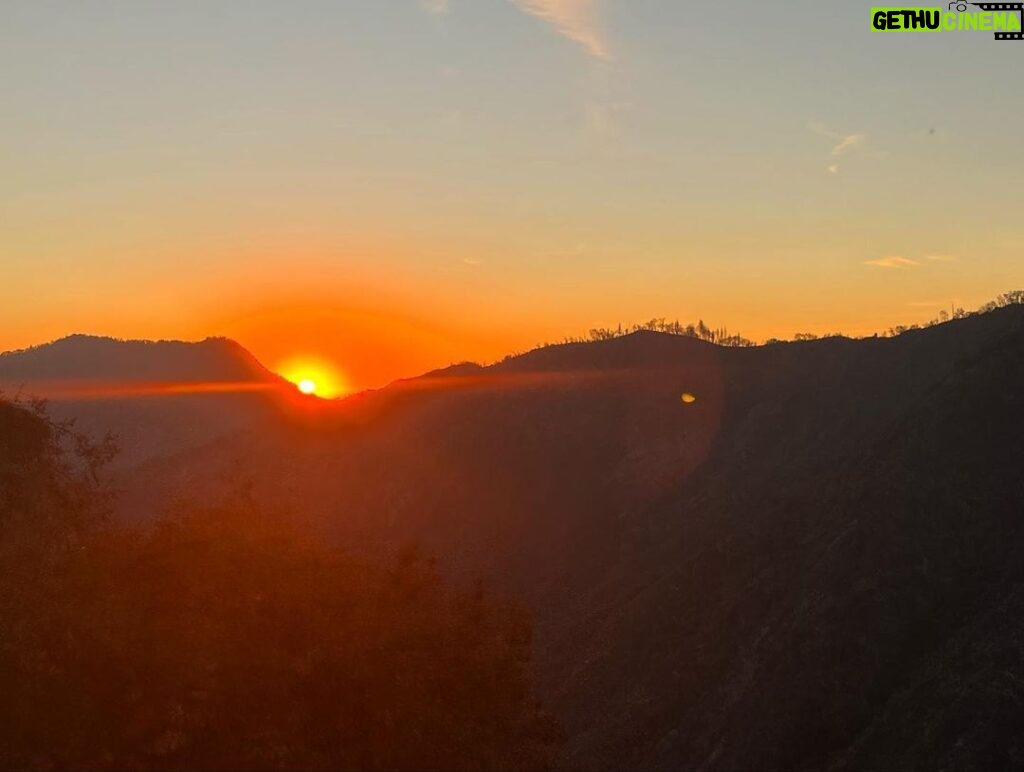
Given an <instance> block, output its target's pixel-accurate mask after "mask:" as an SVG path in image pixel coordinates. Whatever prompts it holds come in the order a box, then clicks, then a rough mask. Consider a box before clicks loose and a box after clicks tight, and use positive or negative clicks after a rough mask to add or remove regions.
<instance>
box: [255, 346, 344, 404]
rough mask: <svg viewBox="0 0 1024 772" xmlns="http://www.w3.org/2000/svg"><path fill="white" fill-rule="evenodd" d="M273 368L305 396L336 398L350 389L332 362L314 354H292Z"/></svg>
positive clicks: (342, 395)
mask: <svg viewBox="0 0 1024 772" xmlns="http://www.w3.org/2000/svg"><path fill="white" fill-rule="evenodd" d="M274 369H275V370H276V371H277V372H278V374H280V375H281V376H282V377H283V378H284V379H285V380H288V381H291V383H292V385H293V386H294V387H295V389H296V390H297V391H298V392H299V393H300V394H305V395H306V396H307V397H319V398H320V399H337V398H338V397H344V396H345V395H346V394H349V393H351V391H352V389H351V387H350V386H349V383H348V380H347V379H346V378H345V376H344V374H343V373H342V372H341V370H339V369H338V367H337V366H335V364H334V363H333V362H331V361H329V360H327V359H324V358H322V357H318V356H315V355H309V354H302V355H297V356H294V357H292V358H291V359H287V360H285V361H284V362H281V363H280V364H279V365H278V366H277V367H276V368H274Z"/></svg>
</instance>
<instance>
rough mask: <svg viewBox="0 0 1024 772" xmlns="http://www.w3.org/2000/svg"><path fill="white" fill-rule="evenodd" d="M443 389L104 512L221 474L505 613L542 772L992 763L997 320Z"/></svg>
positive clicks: (1017, 411)
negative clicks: (425, 558) (406, 547)
mask: <svg viewBox="0 0 1024 772" xmlns="http://www.w3.org/2000/svg"><path fill="white" fill-rule="evenodd" d="M448 375H449V376H450V377H440V378H438V377H432V378H422V379H419V380H418V381H412V382H400V383H397V384H395V385H394V386H393V387H390V388H388V389H385V390H382V391H380V392H376V393H373V394H370V395H365V396H363V397H360V398H359V399H356V400H347V401H343V402H341V403H339V404H336V405H334V404H332V405H324V406H322V409H320V410H318V411H316V412H315V414H313V415H312V416H311V420H309V421H307V422H305V423H304V424H303V425H302V426H299V427H291V428H287V427H271V428H269V429H268V428H267V427H266V425H262V424H261V425H260V428H259V429H258V430H257V429H253V430H252V431H250V432H247V433H246V434H245V436H244V437H239V438H237V439H232V438H221V439H219V440H218V441H217V442H216V443H214V444H211V445H209V446H207V447H206V448H203V449H198V450H195V449H194V450H191V451H189V452H188V453H180V454H177V455H176V456H175V457H173V458H168V459H162V460H159V461H151V462H149V463H148V464H147V465H146V466H145V467H141V468H138V469H136V470H134V471H133V473H132V482H131V483H130V484H128V483H126V486H127V487H128V488H129V495H128V497H127V498H126V500H125V501H126V502H127V505H126V506H127V507H128V509H130V514H131V516H138V514H139V513H140V512H143V511H145V510H146V509H147V508H152V507H156V506H158V505H159V502H160V501H162V500H166V498H167V497H169V496H173V495H176V494H178V493H181V492H182V490H183V488H184V490H185V492H187V493H189V494H191V495H198V496H208V495H214V494H215V493H216V492H217V491H218V490H220V489H221V488H222V487H223V486H224V485H226V484H227V483H225V482H224V481H225V480H229V479H231V478H232V476H233V475H237V473H238V472H241V473H242V474H244V475H246V476H248V477H249V478H250V479H251V480H252V481H253V491H254V495H256V496H257V497H259V498H262V499H266V500H267V501H269V502H273V503H275V504H278V505H281V506H285V507H290V508H291V509H292V510H293V511H294V512H295V515H296V517H297V518H299V519H303V520H307V521H309V522H310V524H311V525H313V526H315V527H317V528H319V529H322V530H323V532H325V533H327V534H330V535H331V536H332V537H333V538H335V539H337V540H338V541H339V542H341V543H343V544H345V545H346V547H347V548H349V549H351V550H353V551H354V552H356V553H357V554H362V553H365V554H379V553H389V552H393V551H394V550H396V549H397V548H398V547H399V546H400V545H402V544H406V543H408V542H409V541H418V542H420V543H421V544H422V545H423V547H424V548H425V549H426V550H427V551H429V552H431V553H433V554H436V555H438V556H439V558H440V559H441V563H442V566H443V568H444V571H445V573H447V574H450V575H454V576H456V577H461V578H462V579H463V580H465V581H466V582H472V581H474V580H475V579H476V578H477V577H479V578H482V579H483V581H484V583H485V584H486V585H488V586H490V587H493V588H496V589H498V590H499V591H501V592H506V593H510V594H514V595H515V596H517V597H519V598H522V599H523V601H524V602H525V603H526V605H528V606H529V607H530V608H531V609H532V611H533V613H534V614H535V618H536V631H537V636H536V646H537V670H538V678H539V683H540V687H541V689H542V693H543V696H544V699H545V702H546V704H548V705H549V706H550V707H552V708H553V709H554V711H555V713H556V715H557V716H558V717H559V718H560V720H561V721H562V722H563V724H564V725H565V727H566V729H567V731H568V735H569V742H568V747H567V750H566V754H565V756H564V758H563V760H562V761H563V764H564V765H565V766H567V767H572V768H601V769H618V768H623V767H627V768H636V769H650V768H660V769H678V768H701V769H730V770H731V769H783V768H822V767H836V768H854V769H858V768H892V767H893V766H901V767H905V768H928V769H931V768H935V767H957V768H970V767H975V768H993V767H996V768H1007V767H1013V766H1019V764H1020V758H1021V752H1020V744H1019V740H1018V738H1019V737H1020V736H1022V730H1024V709H1022V708H1021V707H1020V706H1021V704H1022V700H1024V693H1022V692H1021V689H1020V686H1019V684H1021V683H1024V660H1021V658H1020V656H1019V642H1020V640H1021V638H1022V632H1021V627H1020V624H1019V623H1018V622H1016V621H1014V619H1015V617H1014V616H1010V617H1008V616H1007V615H1014V614H1015V613H1016V610H1017V609H1018V608H1019V606H1020V597H1021V588H1022V587H1024V531H1022V529H1021V525H1022V524H1024V519H1022V518H1024V476H1022V475H1021V474H1020V469H1022V468H1024V434H1022V431H1021V430H1022V429H1024V401H1022V400H1024V396H1022V395H1024V307H1021V306H1011V307H1008V308H1003V309H998V310H995V311H992V312H991V313H986V314H982V315H977V316H972V317H969V318H966V319H962V320H958V321H955V322H950V323H947V324H943V325H939V326H936V327H933V328H930V329H926V330H920V331H911V332H908V333H905V334H903V335H900V336H899V337H896V338H878V339H863V340H849V339H844V338H830V339H825V340H817V341H810V342H801V343H783V344H773V345H769V346H762V347H756V348H722V347H719V346H714V345H710V344H707V343H704V342H701V341H698V340H694V339H690V338H685V337H681V336H674V335H663V334H657V333H640V334H636V335H631V336H623V337H620V338H615V339H613V340H606V341H600V342H595V343H587V344H566V345H562V346H551V347H546V348H544V349H540V350H537V351H534V352H530V353H528V354H525V355H523V356H520V357H515V358H511V359H509V360H507V361H505V362H503V363H500V364H497V365H494V366H491V367H487V368H482V369H476V368H465V369H464V370H459V371H456V372H455V373H449V374H448ZM684 393H685V394H688V395H691V396H692V397H693V400H692V401H684V400H683V399H681V396H682V395H683V394H684ZM317 513H326V514H317Z"/></svg>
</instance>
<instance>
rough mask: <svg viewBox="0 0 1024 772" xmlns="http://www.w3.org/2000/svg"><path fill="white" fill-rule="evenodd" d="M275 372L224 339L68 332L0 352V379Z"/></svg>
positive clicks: (269, 378)
mask: <svg viewBox="0 0 1024 772" xmlns="http://www.w3.org/2000/svg"><path fill="white" fill-rule="evenodd" d="M279 380H280V379H279V378H278V376H276V375H274V374H273V373H271V372H270V371H268V370H267V369H266V368H265V367H263V365H261V364H260V363H259V362H258V361H256V359H255V357H253V356H252V354H250V353H249V352H248V351H246V350H245V349H244V348H243V347H242V346H240V345H238V344H237V343H235V342H234V341H232V340H228V339H227V338H207V339H206V340H203V341H200V342H198V343H186V342H183V341H177V340H173V341H172V340H162V341H145V340H116V339H114V338H105V337H98V336H93V335H70V336H68V337H66V338H61V339H60V340H55V341H53V342H52V343H46V344H43V345H41V346H34V347H32V348H28V349H23V350H21V351H11V352H7V353H4V354H0V382H5V383H20V382H30V383H35V382H50V381H71V382H82V381H100V382H104V383H113V382H118V381H127V382H131V383H143V382H149V383H276V382H279Z"/></svg>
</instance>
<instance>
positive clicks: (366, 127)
mask: <svg viewBox="0 0 1024 772" xmlns="http://www.w3.org/2000/svg"><path fill="white" fill-rule="evenodd" d="M215 5H216V11H214V10H211V9H210V8H207V7H206V4H193V3H120V2H111V3H101V4H96V3H72V2H67V3H35V2H24V3H8V4H6V5H5V6H4V9H3V23H0V71H2V72H4V73H5V77H3V78H0V105H3V120H2V121H0V169H3V173H2V174H0V269H2V272H0V351H2V350H9V349H12V348H18V347H24V346H28V345H32V344H37V343H42V342H46V341H48V340H52V339H54V338H58V337H61V336H64V335H67V334H70V333H75V332H81V333H90V334H100V335H112V336H116V337H130V338H181V339H201V338H203V337H206V336H211V335H226V336H229V337H233V338H235V339H237V340H238V341H239V342H240V343H242V344H243V345H245V346H246V347H247V348H249V349H250V350H251V351H252V352H253V353H254V354H255V355H256V356H257V357H258V358H259V359H260V360H261V361H263V362H264V363H265V364H266V365H267V366H269V367H271V368H282V367H286V366H289V362H294V360H295V359H296V358H299V359H301V358H311V357H319V358H320V359H321V360H324V361H326V362H327V363H332V364H333V365H334V367H335V368H336V369H337V370H338V375H337V376H336V378H338V379H344V381H345V382H346V383H347V384H348V386H349V387H350V388H353V389H361V388H367V387H376V386H381V385H384V384H385V383H387V382H389V381H391V380H393V379H396V378H401V377H407V376H412V375H416V374H418V373H420V372H422V371H424V370H429V369H432V368H436V367H443V366H445V365H447V364H450V363H452V362H456V361H460V360H463V359H474V360H482V361H492V360H494V359H497V358H499V357H501V356H503V355H505V354H507V353H509V352H512V351H522V350H525V349H528V348H529V347H531V346H533V345H535V344H537V343H540V342H544V341H555V340H559V339H561V338H563V337H565V336H567V335H585V334H586V333H587V331H588V330H589V329H590V328H592V327H598V326H609V327H614V326H616V325H617V324H620V323H621V324H623V325H625V326H628V325H630V324H633V323H635V322H642V321H644V320H647V319H650V318H652V317H666V318H668V319H677V318H678V319H679V320H680V321H682V322H684V323H685V322H691V321H696V320H698V319H703V320H704V321H705V322H706V323H708V324H710V325H712V326H714V327H718V326H722V325H726V326H728V328H729V329H730V330H731V331H733V332H737V333H741V334H743V335H745V336H747V337H750V338H754V339H764V338H767V337H790V336H792V335H793V334H795V333H797V332H814V333H826V332H843V333H846V334H850V335H864V334H870V333H872V332H875V331H882V330H885V329H887V328H888V327H890V326H894V325H898V324H913V323H919V322H924V321H926V320H928V319H931V318H933V317H934V316H935V315H936V314H937V313H938V312H939V310H941V309H943V308H949V306H950V305H951V304H958V305H963V306H964V307H967V308H971V307H976V306H978V305H980V304H981V303H983V302H985V301H987V300H989V299H990V298H992V297H994V296H995V295H997V294H999V293H1000V292H1004V291H1007V290H1011V289H1016V288H1019V287H1020V286H1021V285H1024V259H1021V254H1022V252H1024V226H1022V225H1021V223H1020V221H1019V218H1017V217H1015V216H1014V212H1015V211H1016V208H1015V202H1016V201H1018V200H1019V198H1020V181H1021V179H1022V178H1024V154H1022V153H1020V137H1021V136H1022V135H1024V106H1022V103H1021V101H1020V100H1019V99H1017V98H1016V96H1017V91H1016V86H1015V81H1014V79H1013V77H1012V76H1011V75H1007V74H1006V73H1012V72H1015V71H1016V69H1019V61H1020V52H1019V51H1018V50H1017V47H1015V46H1012V45H1002V44H995V43H994V41H992V40H991V39H990V37H991V35H990V33H978V34H974V33H963V34H959V33H958V34H937V35H916V36H913V35H879V34H876V33H874V32H872V30H871V26H870V16H869V13H868V11H869V9H868V8H866V7H862V6H860V5H859V4H856V3H852V4H851V3H818V4H811V5H813V8H812V7H811V5H809V4H807V3H799V2H796V0H779V1H778V2H775V3H768V4H766V3H764V2H763V0H732V1H731V2H729V3H712V4H704V5H702V6H701V7H700V8H699V9H696V10H695V8H694V7H693V6H692V4H686V3H672V2H662V1H661V0H659V1H658V2H653V1H652V2H646V3H638V2H624V1H623V2H615V1H614V0H529V1H527V0H512V1H511V2H509V1H508V0H472V1H471V2H470V1H469V0H429V2H428V1H427V0H395V1H394V2H387V3H384V2H379V0H362V1H359V0H351V1H349V2H343V3H327V2H324V3H317V2H313V3H300V4H297V5H294V4H287V3H280V2H271V1H270V0H248V1H247V2H245V3H241V2H232V0H225V2H223V3H217V4H215ZM738 20H742V23H740V22H739V21H738ZM765 30H770V33H771V34H765ZM822 30H827V34H824V33H822ZM951 63H953V64H951ZM951 100H953V101H951ZM951 105H953V106H952V107H951ZM323 366H324V367H325V366H326V365H323Z"/></svg>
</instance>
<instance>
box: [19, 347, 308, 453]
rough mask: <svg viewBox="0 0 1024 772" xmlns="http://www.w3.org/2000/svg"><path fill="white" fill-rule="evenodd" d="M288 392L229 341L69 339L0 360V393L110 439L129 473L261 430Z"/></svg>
mask: <svg viewBox="0 0 1024 772" xmlns="http://www.w3.org/2000/svg"><path fill="white" fill-rule="evenodd" d="M281 389H286V390H287V389H289V387H288V386H287V385H286V384H285V383H284V382H283V381H282V380H281V378H280V377H278V376H277V375H275V374H273V373H271V372H269V371H268V370H267V369H266V368H264V367H263V365H261V364H260V363H259V362H257V361H256V359H255V358H254V357H253V356H252V355H251V354H250V353H249V352H248V351H246V350H245V349H244V348H242V347H241V346H240V345H238V344H237V343H235V342H234V341H230V340H226V339H223V338H209V339H207V340H204V341H201V342H199V343H185V342H182V341H158V342H151V341H137V340H134V341H121V340H114V339H112V338H101V337H95V336H89V335H72V336H69V337H67V338H62V339H60V340H57V341H54V342H53V343H48V344H45V345H42V346H36V347H34V348H30V349H25V350H23V351H12V352H8V353H5V354H0V391H2V392H3V393H6V394H19V393H23V394H27V395H32V396H38V397H45V398H48V399H49V401H50V412H51V413H52V414H53V415H54V416H55V417H57V418H61V419H67V418H74V419H75V421H76V423H77V426H78V428H79V429H80V430H81V431H83V432H85V433H87V434H92V435H96V436H99V435H102V434H104V433H106V432H108V431H109V432H112V433H113V434H114V435H116V437H117V439H118V442H119V443H120V445H121V451H122V452H121V455H120V456H119V459H118V464H119V465H120V466H122V467H127V466H130V465H133V464H137V463H140V462H142V461H145V460H148V459H151V458H159V457H164V456H169V455H173V454H174V453H176V452H181V451H186V450H189V449H191V448H195V447H197V446H200V445H203V444H205V443H208V442H210V441H213V440H214V439H217V438H219V437H223V436H225V435H229V434H232V433H237V432H238V431H240V430H241V429H243V428H245V427H247V426H251V425H257V424H260V423H264V422H266V421H267V420H268V419H269V417H270V416H271V411H270V410H269V407H270V405H269V404H268V402H269V401H270V398H271V397H272V396H273V394H274V393H275V392H277V391H279V390H281Z"/></svg>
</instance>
